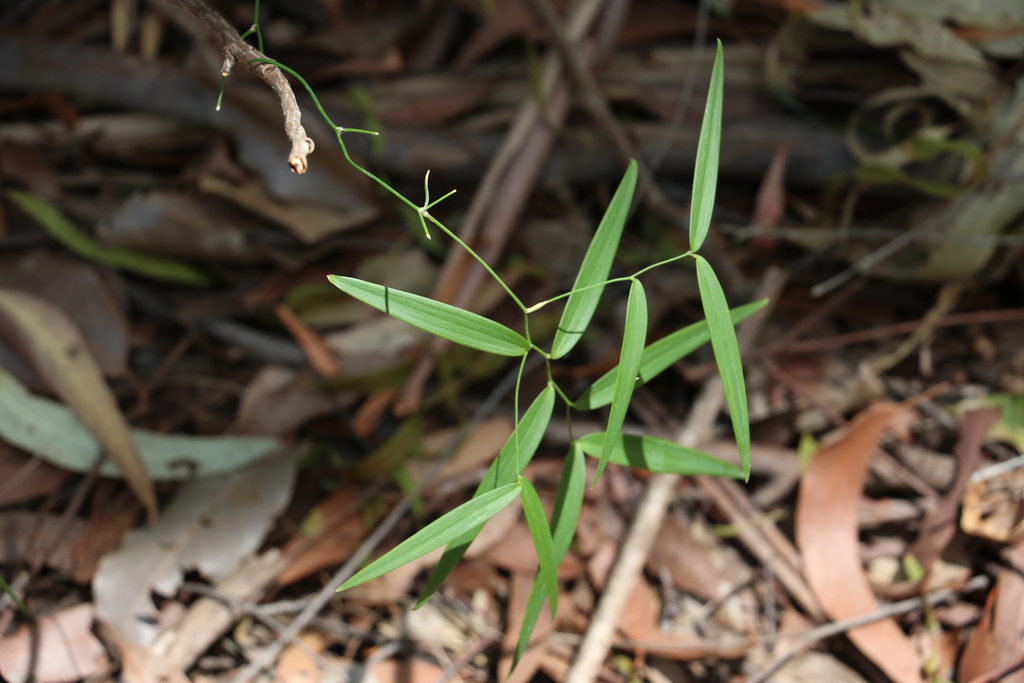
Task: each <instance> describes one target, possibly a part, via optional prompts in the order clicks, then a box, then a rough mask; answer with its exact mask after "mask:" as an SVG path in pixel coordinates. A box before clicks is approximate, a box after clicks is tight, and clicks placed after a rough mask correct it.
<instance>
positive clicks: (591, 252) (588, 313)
mask: <svg viewBox="0 0 1024 683" xmlns="http://www.w3.org/2000/svg"><path fill="white" fill-rule="evenodd" d="M636 177H637V166H636V162H635V161H631V162H629V167H628V168H627V169H626V175H624V176H623V177H622V182H620V183H619V188H618V189H617V190H616V191H615V194H614V195H613V196H612V201H611V203H610V204H608V210H607V211H605V213H604V218H602V219H601V224H600V225H598V226H597V232H596V233H594V239H593V240H591V242H590V246H589V247H588V248H587V254H586V256H584V257H583V264H582V265H581V266H580V272H579V274H578V275H577V276H576V284H574V285H573V290H581V291H574V292H573V293H572V294H571V295H570V296H569V298H568V301H566V302H565V310H564V311H562V319H561V321H559V323H558V330H557V331H556V332H555V341H554V342H552V344H551V357H552V358H561V357H562V356H564V355H565V354H567V353H569V351H571V350H572V347H574V346H576V342H578V341H579V340H580V337H581V336H582V335H583V331H584V330H586V329H587V326H588V325H589V324H590V318H591V317H593V315H594V310H595V309H596V308H597V302H598V300H599V299H600V298H601V293H602V292H603V291H604V285H601V284H600V283H602V282H604V281H605V280H607V279H608V273H609V271H611V268H612V260H614V258H615V252H616V251H617V250H618V248H619V238H620V237H621V236H622V227H623V226H624V225H625V224H626V218H627V217H628V216H629V207H630V204H632V202H633V190H634V189H635V188H636ZM594 285H600V286H594ZM585 287H589V289H583V288H585Z"/></svg>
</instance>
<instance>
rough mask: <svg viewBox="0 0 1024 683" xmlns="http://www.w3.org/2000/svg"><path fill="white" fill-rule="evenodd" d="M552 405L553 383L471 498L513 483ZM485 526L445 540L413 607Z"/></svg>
mask: <svg viewBox="0 0 1024 683" xmlns="http://www.w3.org/2000/svg"><path fill="white" fill-rule="evenodd" d="M554 407H555V388H554V386H552V385H550V384H549V385H548V386H547V387H546V388H545V389H544V391H542V392H540V395H538V396H537V398H535V399H534V400H533V403H532V404H530V407H529V408H528V409H527V410H526V413H525V414H524V415H523V417H522V418H521V419H520V420H519V424H518V425H517V426H516V429H515V431H514V432H512V435H511V436H510V437H509V438H508V441H506V442H505V445H504V446H502V448H501V452H500V453H499V454H498V457H497V458H495V459H494V462H492V463H491V466H490V468H489V469H488V470H487V474H485V475H484V479H483V481H481V482H480V485H479V486H477V489H476V493H474V494H473V497H474V498H477V497H479V496H482V495H483V494H485V493H488V492H489V491H493V490H494V489H496V488H498V487H499V486H505V485H507V484H512V483H515V482H516V480H517V479H518V478H519V472H520V470H518V469H516V463H517V462H518V463H519V466H520V468H523V467H526V465H527V464H528V463H529V462H530V460H531V459H532V458H533V455H534V453H536V452H537V448H538V447H539V446H540V441H541V438H543V436H544V431H545V430H546V429H547V428H548V422H550V421H551V413H552V411H553V410H554ZM517 432H518V435H519V437H518V438H519V442H518V443H519V457H518V458H517V457H516V433H517ZM483 528H484V525H483V524H480V525H479V526H476V527H474V528H472V529H470V530H469V531H467V532H465V533H463V534H462V535H460V536H458V537H457V538H454V539H452V540H451V541H450V542H449V543H448V547H447V548H445V551H444V554H443V555H441V559H440V560H439V561H438V563H437V566H436V567H434V571H433V572H432V573H431V574H430V578H429V579H428V580H427V586H426V588H424V589H423V593H422V594H421V595H420V598H419V600H418V601H417V602H416V607H417V608H419V607H422V606H423V605H424V604H426V602H427V600H429V599H430V596H431V595H433V594H434V592H435V591H436V590H437V589H438V588H440V587H441V584H442V583H443V582H444V580H445V579H446V578H447V577H448V574H449V573H451V571H452V569H454V568H455V565H457V564H458V563H459V560H461V559H462V556H463V555H464V554H465V553H466V550H467V549H468V548H469V545H470V544H471V543H472V542H473V539H475V538H476V537H477V534H479V533H480V530H481V529H483Z"/></svg>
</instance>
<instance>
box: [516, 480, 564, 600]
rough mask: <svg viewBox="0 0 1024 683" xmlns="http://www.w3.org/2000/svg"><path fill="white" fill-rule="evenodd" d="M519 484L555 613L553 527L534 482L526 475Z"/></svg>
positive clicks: (556, 583) (542, 573)
mask: <svg viewBox="0 0 1024 683" xmlns="http://www.w3.org/2000/svg"><path fill="white" fill-rule="evenodd" d="M519 485H520V486H521V487H522V489H523V490H522V494H521V496H522V501H523V514H524V515H525V516H526V526H527V527H529V529H530V536H531V537H533V547H534V548H535V549H536V551H537V561H538V562H539V563H540V574H541V576H543V577H544V583H545V585H546V586H547V593H548V604H549V605H551V613H552V614H554V613H555V612H557V611H558V560H556V559H555V548H554V545H552V542H551V528H550V527H549V526H548V518H547V515H545V514H544V506H542V505H541V503H540V496H538V495H537V490H536V489H535V488H533V484H531V483H530V480H529V479H527V478H526V477H523V476H520V477H519Z"/></svg>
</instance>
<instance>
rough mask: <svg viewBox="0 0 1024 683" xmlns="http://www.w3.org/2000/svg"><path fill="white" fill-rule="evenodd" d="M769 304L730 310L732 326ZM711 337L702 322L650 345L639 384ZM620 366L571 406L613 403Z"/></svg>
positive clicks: (586, 407)
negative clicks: (616, 376) (616, 377)
mask: <svg viewBox="0 0 1024 683" xmlns="http://www.w3.org/2000/svg"><path fill="white" fill-rule="evenodd" d="M767 303H768V300H767V299H761V300H760V301H753V302H751V303H749V304H744V305H742V306H737V307H736V308H734V309H732V310H731V311H729V318H730V320H732V324H733V325H738V324H739V323H741V322H743V321H744V320H746V319H747V318H748V317H750V316H751V315H753V314H754V313H756V312H758V311H759V310H761V309H762V308H764V306H765V304H767ZM710 338H711V335H710V333H709V332H708V323H707V321H706V320H701V321H700V322H699V323H693V324H692V325H687V326H686V327H684V328H683V329H681V330H676V331H675V332H673V333H672V334H669V335H666V336H664V337H662V338H661V339H659V340H658V341H656V342H653V343H651V344H648V345H647V348H645V349H644V353H643V355H642V356H641V357H640V371H639V372H638V373H637V375H638V377H637V384H638V385H639V384H646V383H647V382H650V381H651V380H652V379H654V378H655V377H657V376H658V375H660V374H661V373H662V372H664V371H665V370H667V369H668V368H669V367H671V366H672V364H673V363H676V362H678V361H679V360H680V359H682V358H683V357H685V356H687V355H688V354H690V353H692V352H693V351H695V350H696V349H698V348H700V347H701V346H703V345H704V344H706V343H707V342H708V340H709V339H710ZM617 372H618V366H616V367H614V368H612V369H611V370H609V371H608V372H606V373H604V374H603V375H602V376H601V378H600V379H598V380H597V381H596V382H594V383H593V384H592V385H590V388H589V389H587V390H586V391H585V392H583V393H582V394H581V395H580V397H579V398H578V399H576V401H575V402H574V403H573V404H572V405H573V407H574V408H576V409H578V410H593V409H595V408H600V407H602V406H606V405H608V404H609V403H611V402H612V395H613V394H614V393H615V375H616V373H617Z"/></svg>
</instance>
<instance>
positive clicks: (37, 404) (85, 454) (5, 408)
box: [0, 367, 284, 481]
mask: <svg viewBox="0 0 1024 683" xmlns="http://www.w3.org/2000/svg"><path fill="white" fill-rule="evenodd" d="M130 431H131V435H132V440H133V441H134V442H135V446H136V448H138V452H139V457H140V458H141V460H142V463H143V465H145V467H146V471H147V472H148V473H149V476H150V477H152V478H153V480H154V481H182V480H185V479H197V478H200V477H208V476H211V475H214V474H220V473H222V472H230V471H232V470H236V469H239V468H240V467H243V466H245V465H248V464H249V463H252V462H254V461H256V460H260V459H262V458H265V457H267V456H269V455H271V454H273V453H275V452H277V451H279V450H281V449H282V448H283V447H284V443H283V442H282V441H281V440H279V439H275V438H273V437H269V436H251V435H233V434H225V435H222V436H199V435H196V434H164V433H162V432H153V431H149V430H147V429H132V430H130ZM0 438H3V440H4V441H6V442H8V443H10V444H11V445H14V446H17V447H18V448H21V449H23V450H25V451H28V452H29V453H31V454H33V455H36V456H38V457H39V458H41V459H43V460H45V461H47V462H49V463H52V464H54V465H56V466H57V467H61V468H63V469H66V470H71V471H73V472H83V473H85V472H89V471H91V470H92V468H93V467H94V466H95V465H96V461H97V459H98V458H99V456H100V454H101V453H102V452H103V451H102V448H101V447H100V444H99V442H98V441H97V440H96V437H94V436H93V435H92V434H91V433H90V432H89V430H88V429H86V428H85V425H83V424H82V422H81V421H80V420H79V419H78V416H77V415H75V414H74V413H73V412H72V411H71V410H69V409H68V408H66V407H65V406H63V405H62V404H60V403H57V402H56V401H52V400H50V399H48V398H43V397H42V396H36V395H35V394H32V393H31V392H30V391H29V390H28V389H27V388H26V387H25V385H24V384H22V383H21V382H20V381H18V379H17V378H15V377H14V375H11V374H9V373H8V372H7V371H6V370H4V369H3V368H2V367H0ZM98 474H99V475H100V476H102V477H124V471H123V470H122V469H121V467H120V465H118V464H117V462H115V461H114V460H113V459H112V458H104V459H103V460H101V461H100V465H99V471H98Z"/></svg>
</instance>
